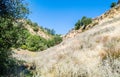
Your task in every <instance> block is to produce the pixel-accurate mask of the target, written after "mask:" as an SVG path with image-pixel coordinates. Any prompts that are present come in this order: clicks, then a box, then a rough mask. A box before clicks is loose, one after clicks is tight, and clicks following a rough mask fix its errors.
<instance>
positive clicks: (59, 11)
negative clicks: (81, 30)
mask: <svg viewBox="0 0 120 77" xmlns="http://www.w3.org/2000/svg"><path fill="white" fill-rule="evenodd" d="M27 2H28V3H29V9H30V11H31V14H30V15H29V16H28V18H29V19H31V20H32V21H33V22H37V23H38V24H39V25H40V26H43V27H47V28H50V29H54V30H55V31H56V33H58V34H65V33H67V32H68V31H69V30H71V29H72V28H73V27H74V24H75V23H76V22H77V21H78V20H79V19H81V17H82V16H87V17H92V18H94V17H96V16H99V15H101V14H103V13H104V12H105V11H107V10H108V9H110V4H111V3H112V2H117V0H27Z"/></svg>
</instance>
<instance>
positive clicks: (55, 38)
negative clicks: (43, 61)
mask: <svg viewBox="0 0 120 77" xmlns="http://www.w3.org/2000/svg"><path fill="white" fill-rule="evenodd" d="M14 24H15V25H16V26H19V27H20V29H19V36H18V37H19V39H18V41H17V44H16V45H14V46H13V47H15V48H21V49H24V50H26V49H27V50H30V51H43V50H45V49H47V48H49V47H51V46H54V45H57V44H59V43H60V42H61V41H62V38H61V37H60V35H58V34H55V31H54V30H53V29H48V28H43V27H41V26H39V25H38V24H37V23H33V22H32V21H31V20H19V21H18V22H16V23H14Z"/></svg>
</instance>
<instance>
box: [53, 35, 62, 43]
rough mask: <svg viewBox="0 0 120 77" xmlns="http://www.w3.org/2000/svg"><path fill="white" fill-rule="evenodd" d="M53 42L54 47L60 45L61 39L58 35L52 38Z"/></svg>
mask: <svg viewBox="0 0 120 77" xmlns="http://www.w3.org/2000/svg"><path fill="white" fill-rule="evenodd" d="M54 42H55V45H57V44H59V43H61V42H62V37H60V35H55V36H54Z"/></svg>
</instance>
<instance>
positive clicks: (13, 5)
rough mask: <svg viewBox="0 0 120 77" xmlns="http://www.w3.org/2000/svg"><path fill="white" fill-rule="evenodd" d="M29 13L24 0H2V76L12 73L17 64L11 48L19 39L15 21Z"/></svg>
mask: <svg viewBox="0 0 120 77" xmlns="http://www.w3.org/2000/svg"><path fill="white" fill-rule="evenodd" d="M28 13H29V12H28V9H27V8H26V6H25V5H24V3H23V1H22V0H0V76H2V75H7V74H10V73H9V72H10V71H9V70H10V69H11V67H13V66H14V64H15V61H14V59H13V58H12V57H11V54H12V52H11V50H10V48H11V47H12V46H13V45H15V44H16V42H17V40H18V34H19V28H18V26H15V25H14V24H13V23H14V21H15V20H17V19H20V18H25V17H26V15H27V14H28Z"/></svg>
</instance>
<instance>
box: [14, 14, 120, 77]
mask: <svg viewBox="0 0 120 77" xmlns="http://www.w3.org/2000/svg"><path fill="white" fill-rule="evenodd" d="M119 37H120V15H117V16H115V17H112V18H106V19H103V20H102V21H100V22H99V24H98V25H96V26H95V27H93V28H92V29H90V30H88V31H85V32H83V33H80V34H78V35H77V36H75V37H74V38H69V39H67V40H64V41H63V42H62V43H61V44H59V45H57V46H55V47H51V48H50V49H47V50H45V51H43V52H36V53H35V54H36V55H35V56H28V57H26V56H22V55H20V54H16V56H15V57H17V58H18V59H22V60H25V61H27V62H34V63H35V65H36V73H35V74H34V77H120V38H119ZM26 55H28V54H26Z"/></svg>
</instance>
